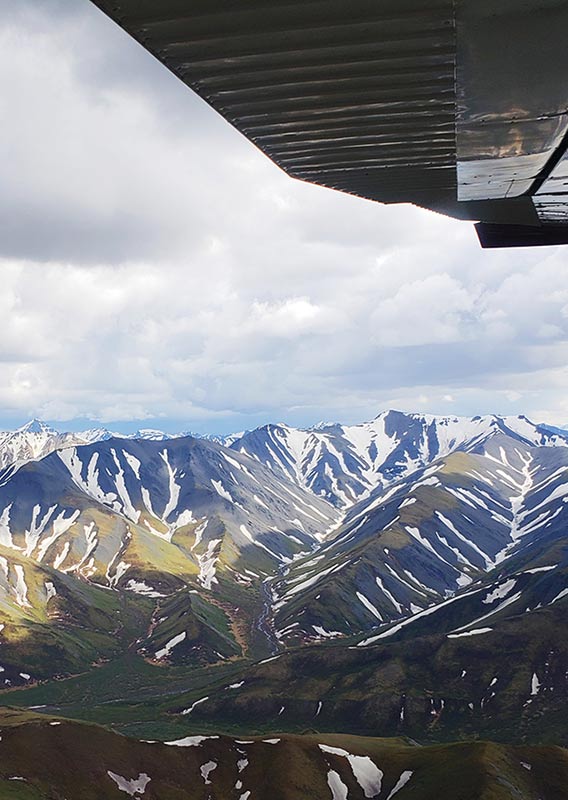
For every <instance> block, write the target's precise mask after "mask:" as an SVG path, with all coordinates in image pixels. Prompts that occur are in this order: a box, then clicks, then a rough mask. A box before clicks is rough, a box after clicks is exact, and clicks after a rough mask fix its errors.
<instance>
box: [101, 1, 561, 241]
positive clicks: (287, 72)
mask: <svg viewBox="0 0 568 800" xmlns="http://www.w3.org/2000/svg"><path fill="white" fill-rule="evenodd" d="M93 2H94V3H95V4H96V5H97V6H99V7H100V8H101V9H102V10H103V11H104V12H106V13H107V14H108V15H109V16H110V17H112V18H113V19H114V20H116V21H117V22H118V23H119V24H120V25H122V27H123V28H124V29H125V30H126V31H128V33H130V34H131V35H132V36H133V37H134V38H135V39H137V40H138V41H139V42H141V43H142V44H143V45H144V47H146V48H147V49H148V50H149V51H150V52H152V53H153V54H154V55H155V56H156V57H157V58H158V59H159V60H160V61H161V62H162V63H164V64H165V65H166V66H167V67H168V68H169V69H170V70H171V71H172V72H174V73H175V74H176V75H177V76H178V77H179V78H181V80H183V81H184V82H185V83H186V84H187V85H188V86H190V87H191V88H192V89H193V90H195V91H196V92H197V93H198V94H199V95H201V97H203V98H204V99H205V100H206V101H207V102H208V103H209V104H210V105H212V106H213V107H214V108H215V109H217V111H219V112H220V113H221V114H222V115H223V116H224V117H225V118H226V119H227V120H228V121H229V122H231V123H232V124H233V125H234V126H235V127H236V128H237V129H238V130H240V131H241V132H242V133H243V134H244V135H245V136H247V137H248V138H249V139H250V140H251V141H252V142H254V143H255V144H256V145H257V146H258V147H259V148H260V149H261V150H262V151H264V152H265V153H266V154H267V155H268V156H269V157H270V158H271V159H272V160H273V161H275V162H276V163H277V164H279V165H280V166H281V167H282V168H283V169H284V170H285V171H286V172H287V173H288V174H289V175H292V176H294V177H296V178H300V179H302V180H306V181H310V182H312V183H316V184H320V185H322V186H328V187H331V188H333V189H338V190H341V191H343V192H349V193H351V194H355V195H359V196H361V197H366V198H369V199H372V200H379V201H382V202H386V203H396V202H412V203H416V204H417V205H422V206H425V207H427V208H432V209H435V210H438V211H442V212H443V213H447V214H450V215H453V216H456V217H461V218H464V219H477V220H481V221H484V222H487V223H491V224H516V225H528V226H535V225H536V226H538V225H539V224H558V223H559V222H560V221H564V220H566V221H567V222H568V218H567V216H566V208H567V202H566V200H567V199H568V187H567V179H566V162H565V161H564V162H561V157H562V153H563V152H564V151H565V148H566V144H567V143H568V136H567V134H566V131H567V130H568V114H567V113H566V110H567V104H568V90H567V88H566V87H567V86H568V82H567V81H566V78H567V77H568V48H566V47H565V44H564V40H565V32H566V25H568V2H567V0H499V2H497V1H496V0H288V1H286V0H284V1H283V2H276V0H93ZM559 162H560V163H559ZM539 190H540V195H537V197H536V198H535V199H536V202H535V203H533V195H535V194H536V193H537V192H539ZM529 238H530V237H529Z"/></svg>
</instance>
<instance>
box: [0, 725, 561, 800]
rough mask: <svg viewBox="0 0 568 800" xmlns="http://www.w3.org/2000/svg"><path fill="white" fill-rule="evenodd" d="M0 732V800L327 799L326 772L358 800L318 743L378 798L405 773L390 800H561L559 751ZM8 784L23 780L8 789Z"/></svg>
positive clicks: (80, 730)
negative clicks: (354, 762)
mask: <svg viewBox="0 0 568 800" xmlns="http://www.w3.org/2000/svg"><path fill="white" fill-rule="evenodd" d="M54 722H56V723H59V724H55V725H54V724H53V723H54ZM0 727H1V730H2V747H1V750H0V796H1V797H2V798H18V800H35V799H36V798H46V800H47V798H50V800H59V798H64V797H68V798H69V797H81V800H95V799H96V800H100V798H101V797H105V798H109V800H113V798H117V799H118V798H120V797H125V796H126V795H125V793H124V792H121V791H119V789H118V788H117V786H116V784H115V782H114V781H113V780H112V779H111V778H110V777H109V775H108V771H112V772H113V773H115V774H117V775H120V776H122V777H123V778H124V779H126V780H132V779H137V778H138V777H139V776H140V775H141V774H146V775H147V776H148V777H149V778H150V781H149V783H148V784H147V786H146V790H145V792H144V795H143V796H144V800H157V798H159V800H178V798H179V800H181V798H183V799H184V800H194V799H195V800H197V798H199V800H206V798H208V797H210V798H211V800H221V799H222V800H227V799H228V798H233V797H234V798H239V797H240V796H241V794H242V793H245V792H247V791H250V792H251V797H254V798H267V797H270V798H271V800H302V799H303V798H305V800H319V798H322V800H323V799H324V798H325V800H329V798H330V789H329V787H328V783H327V777H328V772H329V770H330V769H333V770H334V771H335V772H336V773H337V774H338V775H339V776H340V778H341V780H342V781H343V783H344V784H345V786H346V787H347V789H348V791H349V798H352V800H362V798H363V797H364V793H363V791H362V788H361V786H360V785H359V783H358V781H357V780H356V778H355V775H354V773H353V770H352V769H351V767H350V765H349V762H348V760H347V759H346V758H345V757H344V756H342V755H339V754H330V753H324V752H322V750H321V749H320V747H319V746H318V745H319V744H321V743H325V744H326V745H328V746H332V747H335V748H341V749H343V750H345V751H347V752H349V753H351V754H356V755H359V756H363V757H368V758H370V759H371V760H372V762H373V763H374V764H375V765H376V767H378V768H379V769H380V770H381V772H382V773H383V776H382V781H381V783H382V786H381V788H380V793H377V795H378V796H379V797H381V798H386V797H387V796H388V794H389V793H390V792H391V791H392V789H393V788H394V786H395V785H396V783H397V782H398V780H399V778H400V776H401V774H402V773H403V772H404V771H412V773H413V774H412V777H411V778H410V780H409V781H408V783H407V785H406V786H405V787H404V788H403V789H401V790H400V792H399V793H397V800H407V799H408V800H435V799H436V800H437V799H438V798H440V797H442V798H452V800H513V799H514V800H537V798H542V800H562V798H565V797H568V793H567V791H566V786H567V785H568V755H567V753H566V751H564V750H562V749H561V748H528V747H521V748H515V747H510V746H500V745H496V744H491V743H486V742H479V743H470V744H457V745H444V746H442V745H438V746H434V747H427V748H422V747H416V746H413V745H411V744H407V743H405V742H404V741H403V740H401V739H398V740H397V739H393V740H381V739H365V738H362V737H355V736H345V735H335V736H330V735H327V736H323V735H318V736H313V735H312V736H310V735H306V736H288V735H285V736H280V737H278V738H279V740H280V741H279V742H277V743H274V744H271V743H268V742H263V741H262V740H251V739H248V740H247V743H246V744H243V743H242V742H240V741H235V740H234V739H231V738H228V737H223V736H222V737H218V738H215V739H208V740H206V741H204V742H201V743H200V744H199V745H197V746H192V747H186V748H181V747H166V746H164V745H161V744H151V743H144V742H139V741H135V740H133V739H128V738H125V737H122V736H118V735H116V734H113V733H111V732H109V731H107V730H105V729H104V728H99V727H97V726H91V725H84V724H77V723H70V722H67V721H61V720H56V719H54V718H42V717H39V716H37V715H32V714H29V713H22V712H16V711H11V710H5V711H3V712H2V714H0ZM245 758H246V760H247V761H248V764H247V765H246V766H245V768H244V769H242V771H241V772H239V770H238V766H237V762H238V761H239V760H242V759H245ZM207 762H214V763H215V764H216V765H217V766H216V768H215V769H214V770H213V771H212V772H211V773H210V781H211V783H210V784H208V785H206V784H205V783H204V780H203V778H202V777H201V770H200V768H201V766H202V765H203V764H206V763H207ZM522 762H524V763H525V764H528V765H530V767H531V769H530V770H529V769H527V768H526V767H524V766H523V763H522ZM367 763H368V762H367ZM14 777H19V778H24V780H23V781H13V780H10V778H14ZM238 781H240V782H241V784H242V785H240V786H239V785H238V783H237V782H238ZM378 788H379V787H378V786H377V785H375V790H376V789H378Z"/></svg>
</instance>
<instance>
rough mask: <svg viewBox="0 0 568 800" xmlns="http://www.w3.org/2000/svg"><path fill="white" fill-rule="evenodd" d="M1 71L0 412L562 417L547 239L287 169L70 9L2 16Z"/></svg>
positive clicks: (561, 361)
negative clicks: (491, 235)
mask: <svg viewBox="0 0 568 800" xmlns="http://www.w3.org/2000/svg"><path fill="white" fill-rule="evenodd" d="M0 81H1V82H2V86H1V87H0V88H1V91H0V98H1V99H0V104H1V105H0V107H1V110H2V118H3V120H7V123H5V124H3V125H2V127H1V128H0V148H1V149H2V152H3V153H4V154H5V157H4V158H2V159H1V160H0V234H1V235H0V275H1V276H2V292H1V293H0V315H1V319H2V336H1V337H0V412H1V416H3V417H4V418H5V419H8V418H16V417H23V416H26V415H31V414H38V415H43V416H44V417H46V418H48V419H72V418H74V417H85V416H86V417H92V418H97V419H100V420H106V421H119V420H129V419H136V420H144V419H147V420H153V419H157V418H161V419H163V420H164V424H167V423H168V420H172V421H178V420H179V421H183V422H184V424H185V423H187V426H188V427H189V426H191V425H192V424H194V423H195V424H199V425H202V426H204V427H209V428H221V427H224V428H231V427H243V426H246V425H247V424H255V423H258V422H261V421H265V420H268V419H276V418H287V419H290V421H292V422H296V423H300V424H302V423H309V422H312V421H315V420H317V419H320V418H321V417H326V418H332V419H343V420H346V421H349V420H357V419H362V418H365V417H369V416H371V415H373V414H375V413H376V412H377V411H378V410H379V409H380V408H381V407H385V406H388V405H392V406H399V407H401V408H405V409H407V410H411V409H412V408H416V407H418V406H420V408H422V409H423V410H429V411H437V410H442V411H443V410H447V411H448V412H449V411H450V410H451V413H459V412H462V413H467V414H474V413H483V412H487V411H505V412H507V413H520V412H526V413H527V414H529V415H530V414H531V413H533V414H535V415H537V416H538V415H547V417H548V419H557V420H558V421H563V420H565V419H568V407H567V406H566V403H565V401H564V399H563V398H564V396H565V395H566V394H567V392H566V389H567V388H568V387H567V383H568V380H567V377H566V370H565V367H566V363H567V361H568V359H567V358H566V355H567V351H566V339H567V337H568V312H567V310H566V309H568V290H567V289H566V286H567V285H568V281H567V278H568V264H567V263H566V259H565V257H564V251H562V250H559V249H550V250H548V249H538V248H537V249H535V250H530V251H510V252H507V251H496V252H483V251H481V250H480V249H479V246H478V244H477V242H476V240H475V235H474V232H473V229H472V227H471V226H470V225H469V224H466V223H460V222H455V221H452V220H448V219H446V218H444V217H442V216H439V215H435V214H431V213H428V212H425V211H422V210H419V209H416V208H412V207H410V206H397V207H388V206H379V205H377V204H373V203H370V202H368V201H363V200H359V199H357V198H353V197H348V196H345V195H341V194H339V193H337V192H332V191H328V190H325V189H321V188H319V187H315V186H309V185H306V184H302V183H299V182H297V181H292V180H291V179H289V178H287V177H286V176H285V175H284V174H283V173H282V172H281V171H280V170H279V169H278V168H277V167H275V166H274V165H272V164H271V163H270V162H269V161H268V160H267V159H265V158H264V157H263V156H261V155H260V154H259V153H258V151H256V149H255V148H254V147H253V146H252V145H250V144H249V143H248V142H246V140H245V139H244V138H243V137H241V136H240V135H239V134H237V133H236V132H235V131H233V130H232V129H231V128H230V127H229V126H228V125H226V124H225V123H224V122H223V121H222V120H221V119H220V118H219V117H218V116H217V115H216V114H215V113H214V112H213V111H211V110H210V109H208V108H207V107H206V106H205V104H204V103H202V101H200V100H199V99H197V98H196V97H195V96H194V95H192V93H191V92H190V91H189V90H188V89H186V88H185V87H183V86H182V85H181V84H180V83H179V81H177V80H176V79H175V78H173V77H172V76H171V75H169V74H168V73H167V72H166V71H165V70H164V69H163V68H161V67H160V66H159V65H158V64H157V63H156V62H155V61H154V60H153V59H152V58H151V57H150V56H148V55H147V54H145V53H144V52H143V51H142V50H141V48H139V47H138V46H137V45H135V44H134V43H133V42H131V41H130V40H129V38H128V37H127V36H126V35H125V34H124V33H123V32H121V31H120V30H119V29H118V28H117V27H116V26H114V25H113V24H112V23H111V22H110V21H108V20H107V19H106V18H105V17H104V16H103V15H101V14H100V13H99V12H98V11H97V10H96V9H94V7H91V5H90V4H89V3H87V2H86V0H85V2H84V3H77V2H76V1H75V0H74V2H69V0H45V2H43V3H41V4H37V3H36V2H27V0H21V2H19V3H18V4H17V5H16V6H15V5H13V4H10V8H8V7H7V6H6V7H5V8H3V9H2V10H0ZM450 407H451V408H450ZM172 424H174V423H173V422H172Z"/></svg>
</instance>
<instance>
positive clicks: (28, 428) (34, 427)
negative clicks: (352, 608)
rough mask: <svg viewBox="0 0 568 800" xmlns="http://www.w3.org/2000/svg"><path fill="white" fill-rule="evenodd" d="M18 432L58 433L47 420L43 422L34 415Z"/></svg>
mask: <svg viewBox="0 0 568 800" xmlns="http://www.w3.org/2000/svg"><path fill="white" fill-rule="evenodd" d="M17 432H18V433H45V434H50V435H54V434H57V431H56V430H55V428H52V427H51V426H50V425H48V424H47V423H46V422H43V420H41V419H37V418H36V417H34V418H33V419H31V420H30V421H29V422H26V424H25V425H22V427H21V428H18V430H17Z"/></svg>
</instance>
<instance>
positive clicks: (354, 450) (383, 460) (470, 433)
mask: <svg viewBox="0 0 568 800" xmlns="http://www.w3.org/2000/svg"><path fill="white" fill-rule="evenodd" d="M499 432H502V433H505V434H506V435H510V436H512V437H514V438H515V439H517V440H519V441H523V442H526V443H530V444H532V445H539V446H555V445H566V444H567V443H568V433H566V434H564V435H562V434H561V433H559V432H552V431H550V430H548V429H547V428H546V427H544V426H542V425H535V424H534V423H532V422H530V421H529V420H528V419H527V418H526V417H523V416H519V417H500V416H495V415H489V416H482V417H472V418H465V417H437V416H432V415H429V414H404V413H402V412H400V411H386V412H384V413H382V414H379V415H378V416H377V417H376V418H375V419H374V420H372V421H371V422H365V423H362V424H360V425H339V424H333V425H329V426H323V425H321V424H320V425H318V426H317V427H316V428H311V429H306V430H299V429H296V428H291V427H290V426H288V425H285V424H279V425H265V426H264V427H262V428H257V429H256V430H254V431H250V432H247V433H245V434H244V435H243V436H242V437H241V438H240V439H237V440H235V441H233V442H232V443H231V444H230V446H231V448H232V449H234V450H238V451H239V452H242V453H246V454H247V455H250V456H252V457H253V458H256V459H257V460H258V461H261V462H262V463H264V464H267V465H268V466H270V468H271V469H273V470H275V471H276V472H277V473H279V474H283V475H287V476H288V477H289V478H291V479H292V480H295V481H297V482H299V483H301V484H302V485H303V486H305V487H306V488H307V489H309V490H310V491H312V492H314V494H317V495H320V496H321V497H325V499H326V500H328V501H329V502H331V503H333V504H334V505H336V506H337V507H339V508H347V507H349V506H350V505H352V504H353V503H354V502H356V501H358V500H359V499H361V498H362V497H364V496H365V495H368V494H369V492H371V491H373V490H374V489H376V488H377V487H384V486H386V485H388V484H389V483H391V482H392V481H394V480H397V479H399V478H402V477H404V476H406V475H409V474H411V473H412V472H414V471H415V470H417V469H419V468H420V467H423V466H425V465H427V464H429V463H430V462H431V461H432V460H433V459H435V458H437V457H439V456H444V455H446V454H448V453H450V452H453V451H454V450H457V449H460V448H471V447H473V446H474V445H475V444H476V443H480V442H483V441H485V440H486V439H488V438H489V437H491V436H494V435H495V434H497V433H499Z"/></svg>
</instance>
